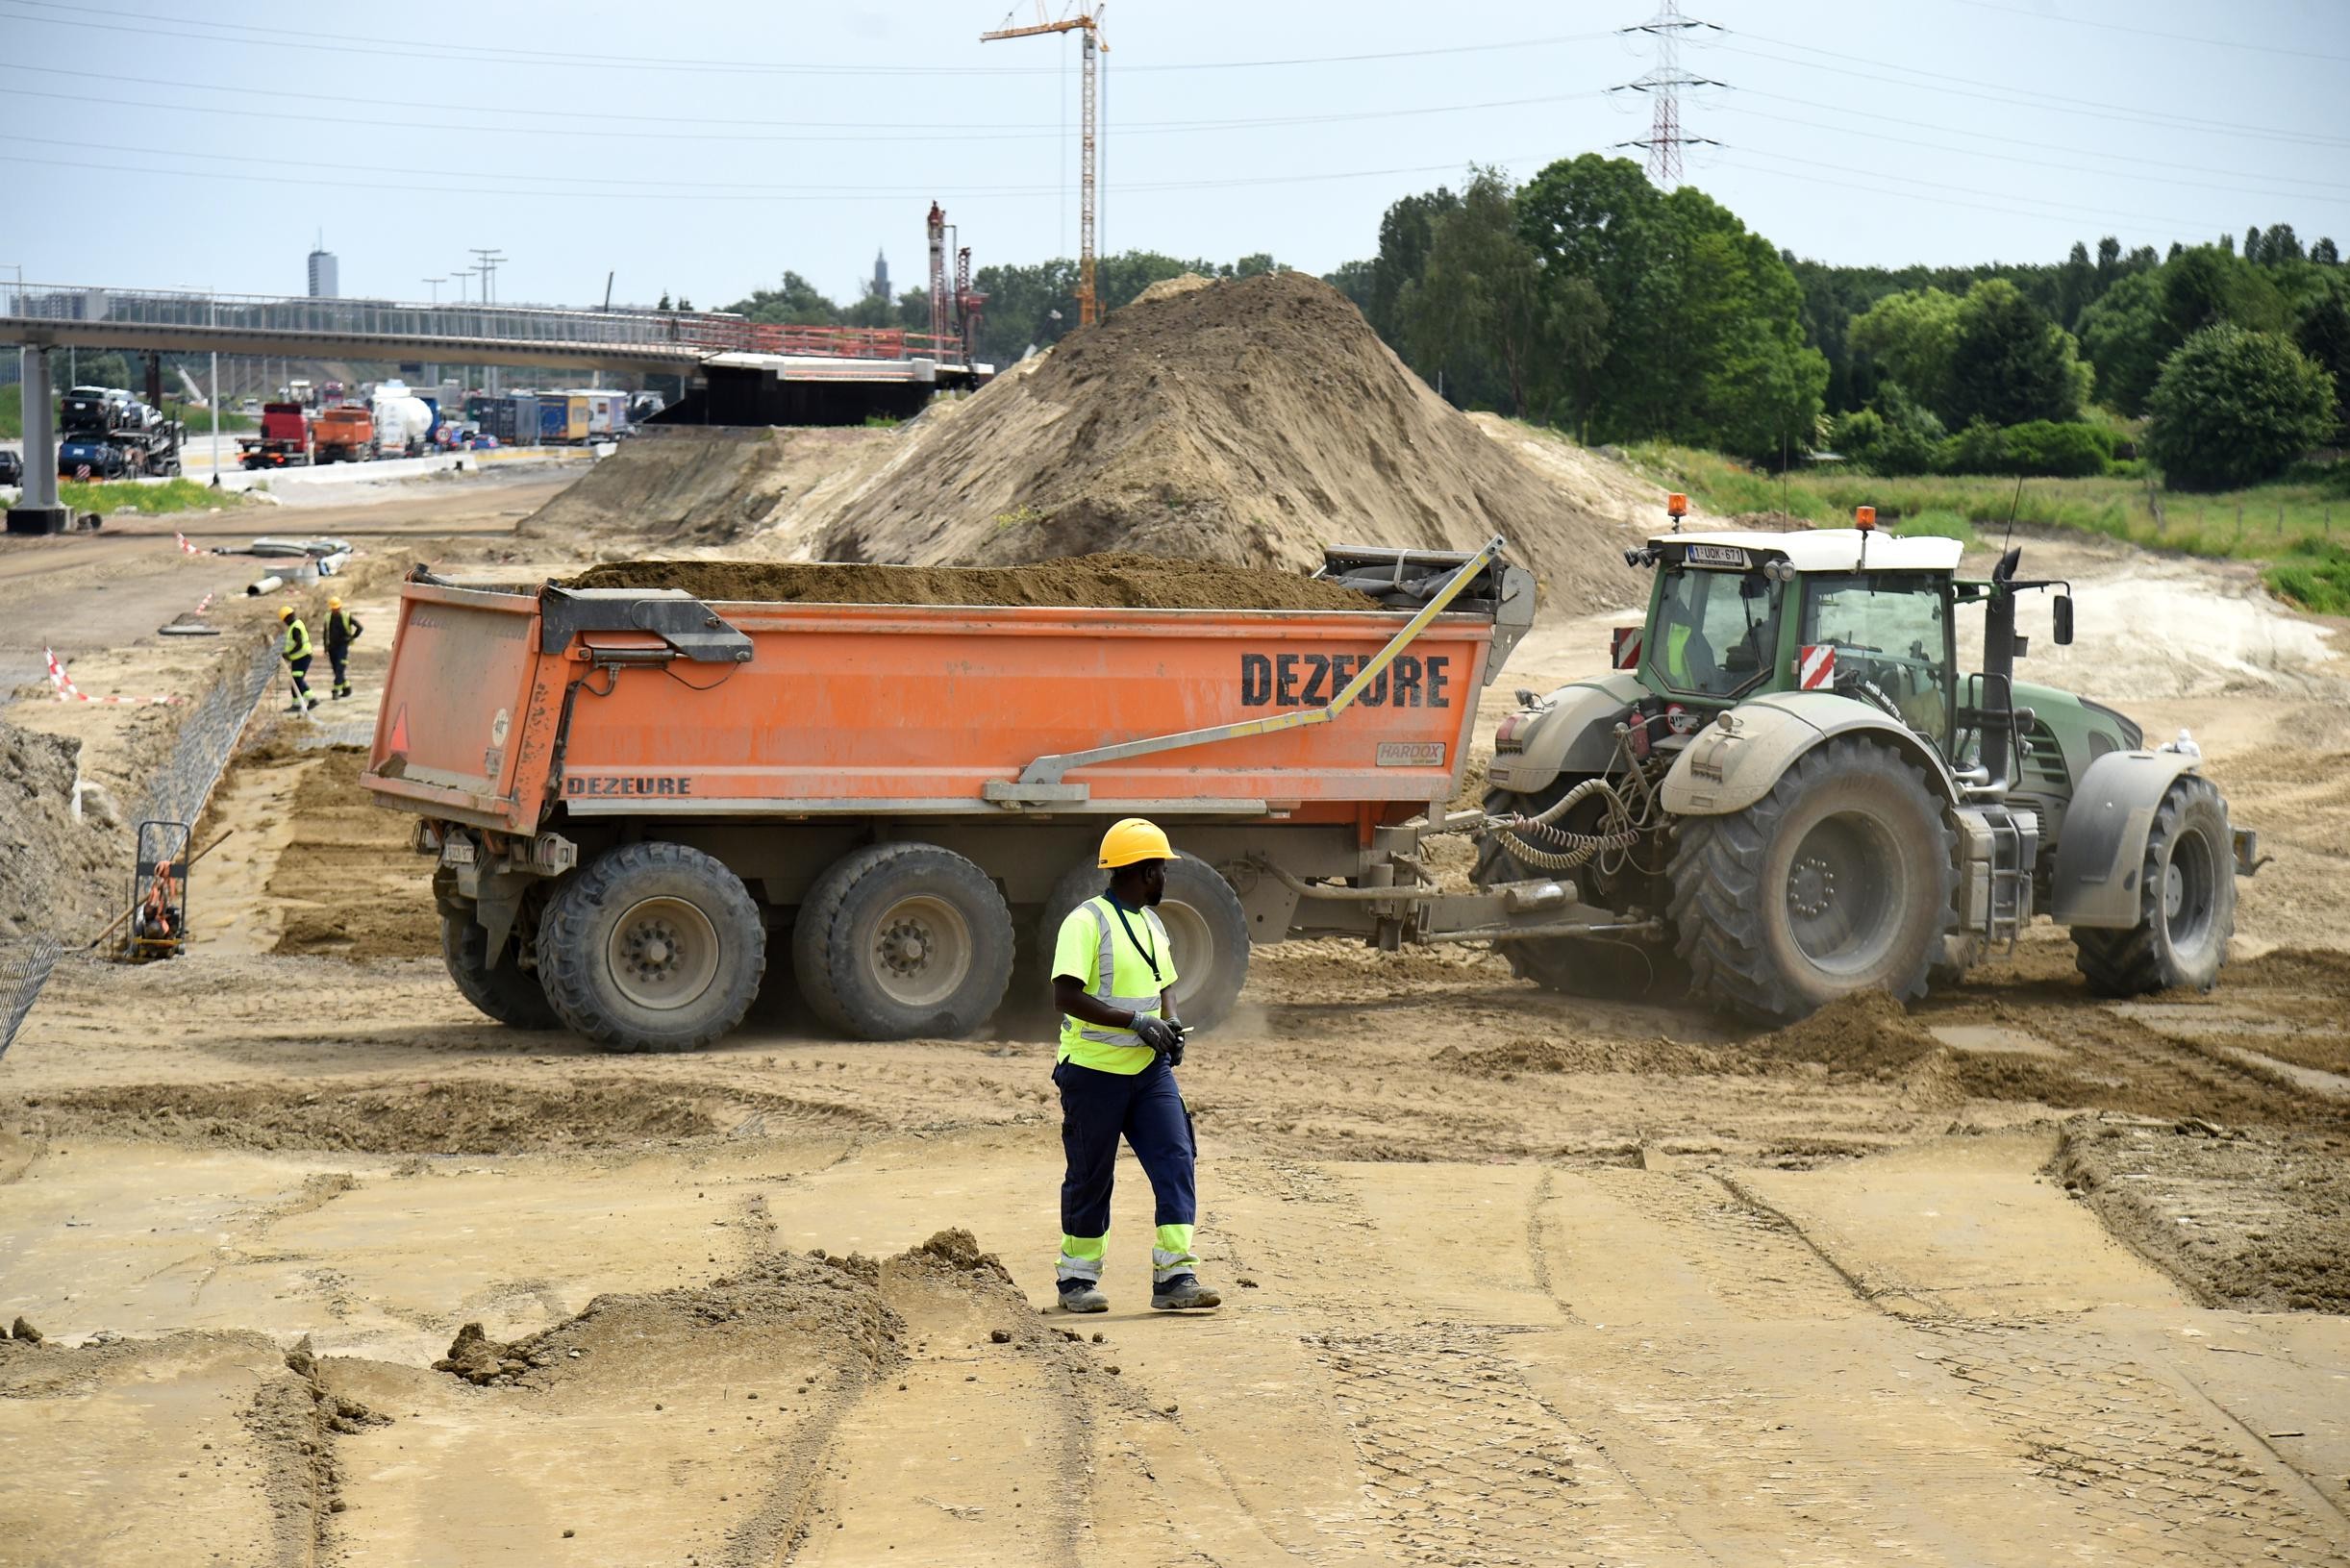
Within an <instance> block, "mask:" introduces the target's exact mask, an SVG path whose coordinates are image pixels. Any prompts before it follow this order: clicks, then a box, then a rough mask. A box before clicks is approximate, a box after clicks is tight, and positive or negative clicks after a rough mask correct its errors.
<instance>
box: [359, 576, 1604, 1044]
mask: <svg viewBox="0 0 2350 1568" xmlns="http://www.w3.org/2000/svg"><path fill="white" fill-rule="evenodd" d="M1500 544H1501V541H1499V540H1496V541H1494V544H1493V545H1492V546H1488V549H1487V550H1486V551H1484V552H1480V553H1477V554H1475V555H1461V554H1450V553H1420V552H1402V551H1393V550H1354V549H1348V550H1336V551H1332V552H1331V553H1330V559H1329V560H1328V562H1327V563H1326V565H1325V567H1324V568H1323V572H1322V573H1321V574H1320V575H1322V576H1324V577H1326V578H1331V579H1334V580H1336V581H1338V582H1340V583H1343V584H1345V585H1350V586H1355V587H1359V588H1362V589H1363V590H1365V591H1366V592H1369V593H1371V594H1372V595H1373V596H1374V598H1375V599H1376V600H1377V602H1378V604H1379V606H1380V608H1376V609H1366V610H1130V609H1069V608H1033V607H1022V608H1016V609H1001V608H987V607H970V606H934V605H920V606H901V605H873V604H807V603H769V602H721V601H713V602H704V601H702V600H699V599H696V598H693V597H692V596H690V595H688V594H687V593H685V592H682V591H679V590H676V589H665V590H650V589H638V588H603V589H568V588H564V587H562V586H558V585H553V584H547V585H537V586H532V587H528V588H516V587H501V586H466V585H457V584H453V583H449V582H445V581H442V580H438V579H435V578H432V577H430V576H429V575H428V574H423V573H419V574H417V575H416V576H415V577H414V578H412V580H411V581H410V582H409V583H408V584H407V585H405V587H404V588H403V591H402V596H401V606H400V617H399V626H398V630H397V632H396V634H395V638H394V642H393V648H392V660H391V669H390V674H389V677H388V680H387V687H386V692H385V697H384V704H383V709H382V713H381V716H380V717H379V719H378V724H377V730H376V734H375V740H374V746H373V750H372V754H371V757H370V761H369V768H368V772H367V774H366V776H365V779H364V783H365V785H366V787H367V788H368V789H369V790H371V791H372V792H373V793H374V796H375V798H376V800H377V801H378V803H379V804H381V805H384V806H387V807H390V808H393V809H400V810H405V811H410V812H413V813H415V814H416V815H417V816H418V817H420V818H421V819H422V820H421V822H420V825H419V828H418V832H417V846H418V848H419V849H420V850H422V851H425V852H427V853H431V854H434V855H437V857H438V865H437V872H436V876H435V883H434V885H435V892H436V897H437V900H438V903H439V907H440V913H441V922H442V937H443V948H444V951H445V954H446V957H447V959H448V963H449V968H450V972H451V974H452V977H453V978H454V979H455V980H456V982H457V983H458V985H459V986H460V988H461V989H462V990H463V991H464V993H465V994H466V995H467V996H468V997H469V998H470V999H472V1000H473V1001H474V1002H475V1003H476V1004H477V1005H478V1006H480V1007H481V1008H483V1009H484V1010H485V1011H487V1012H488V1013H489V1014H490V1015H491V1016H493V1017H497V1018H500V1019H502V1020H504V1021H506V1022H509V1023H512V1024H516V1025H522V1026H540V1027H553V1026H556V1025H559V1024H560V1025H567V1026H569V1027H571V1028H573V1029H575V1030H577V1031H579V1032H580V1033H585V1034H587V1036H588V1037H589V1038H590V1039H593V1040H595V1041H597V1042H598V1043H601V1044H604V1045H606V1046H609V1047H612V1048H617V1049H663V1048H681V1047H688V1046H693V1045H699V1044H703V1043H707V1042H708V1041H709V1040H711V1039H713V1038H715V1037H716V1036H717V1035H719V1034H721V1033H725V1032H726V1031H727V1030H729V1029H732V1028H733V1027H734V1026H735V1025H736V1024H737V1023H738V1022H739V1021H740V1019H741V1017H742V1016H743V1012H744V1010H745V1009H746V1008H748V1007H749V1005H750V1003H751V1001H752V1000H753V998H754V996H755V995H756V993H757V992H758V990H759V988H760V986H761V983H762V980H763V974H764V973H765V972H766V971H769V970H774V971H783V970H785V969H786V968H787V967H788V972H789V975H790V979H791V981H792V982H793V983H796V985H797V987H798V990H799V993H800V995H801V997H802V998H803V999H804V1001H805V1002H806V1004H807V1006H808V1007H809V1008H810V1009H811V1010H812V1011H813V1012H814V1013H815V1014H816V1015H817V1016H818V1017H819V1018H820V1019H822V1020H824V1021H825V1022H826V1023H828V1024H830V1025H832V1026H834V1027H836V1028H838V1029H840V1030H842V1031H843V1032H845V1033H853V1034H858V1035H863V1036H865V1037H868V1038H900V1037H908V1036H913V1035H941V1034H943V1035H960V1034H963V1033H970V1032H972V1031H974V1030H976V1029H978V1028H980V1027H981V1026H982V1025H984V1024H985V1023H986V1022H987V1021H988V1018H989V1017H990V1015H992V1014H993V1013H994V1012H995V1011H996V1009H997V1008H998V1006H999V1004H1001V1003H1002V1001H1003V1000H1004V998H1005V995H1006V992H1007V989H1008V987H1009V986H1010V985H1011V984H1012V983H1013V974H1014V970H1015V968H1017V969H1020V970H1022V971H1023V979H1022V983H1023V984H1024V985H1032V986H1035V987H1037V988H1038V989H1039V990H1040V989H1041V987H1042V986H1043V984H1044V982H1045V979H1046V977H1043V976H1042V975H1041V974H1040V973H1028V971H1031V970H1035V969H1038V967H1039V964H1038V962H1037V961H1036V960H1037V958H1038V955H1039V954H1040V953H1042V952H1045V951H1048V950H1049V948H1050V946H1051V933H1053V932H1054V931H1055V930H1057V928H1058V925H1059V922H1060V920H1061V918H1062V917H1063V915H1064V914H1065V913H1066V912H1067V911H1068V909H1070V908H1073V907H1074V906H1075V905H1076V904H1077V903H1078V902H1079V901H1081V900H1082V899H1084V898H1087V897H1090V896H1091V895H1092V894H1094V893H1096V892H1098V891H1099V890H1100V884H1101V881H1102V877H1101V874H1100V872H1099V871H1097V870H1096V869H1095V867H1094V846H1095V844H1096V843H1097V841H1098V839H1099V837H1100V834H1101V832H1102V829H1103V828H1104V827H1105V826H1107V825H1108V823H1109V822H1110V821H1112V820H1113V819H1115V818H1117V817H1121V816H1131V815H1144V816H1149V817H1152V818H1153V819H1155V820H1157V821H1159V822H1160V823H1161V824H1162V825H1163V826H1164V827H1166V828H1167V830H1168V831H1169V833H1170V834H1172V835H1173V837H1174V840H1175V842H1176V844H1177V846H1178V848H1179V849H1180V850H1181V851H1182V852H1183V859H1181V860H1180V861H1178V862H1177V863H1175V864H1173V865H1171V866H1170V867H1169V878H1168V881H1169V885H1168V893H1167V899H1166V902H1165V904H1163V906H1162V907H1161V914H1162V916H1163V919H1164V920H1165V922H1166V924H1167V926H1168V929H1169V933H1170V935H1171V937H1172V939H1173V941H1174V944H1175V946H1176V948H1177V949H1178V951H1179V952H1180V953H1181V954H1182V959H1181V975H1182V978H1181V981H1180V983H1178V985H1177V986H1176V990H1177V1001H1178V1004H1179V1010H1180V1012H1181V1013H1182V1015H1183V1016H1184V1017H1185V1018H1186V1019H1187V1021H1189V1022H1192V1023H1194V1024H1198V1025H1210V1024H1213V1022H1214V1021H1215V1019H1216V1018H1217V1017H1219V1016H1220V1015H1221V1014H1222V1013H1223V1012H1224V1011H1226V1010H1227V1009H1229V1008H1230V1007H1231V1005H1232V1002H1233V1000H1234V999H1235V998H1236V997H1237V995H1238V991H1239V988H1240V983H1241V981H1242V979H1243V978H1244V977H1245V974H1246V970H1247V960H1248V952H1249V948H1250V946H1251V944H1253V943H1256V942H1264V941H1278V940H1280V939H1282V938H1284V937H1286V936H1289V935H1293V934H1328V933H1353V934H1360V935H1363V936H1365V937H1367V938H1369V939H1371V940H1373V941H1376V942H1379V943H1380V944H1382V945H1385V946H1389V947H1392V946H1396V945H1399V944H1400V943H1401V942H1404V941H1412V940H1447V939H1488V938H1495V937H1503V936H1507V935H1509V934H1511V933H1513V932H1516V931H1518V930H1520V929H1523V930H1524V931H1526V932H1527V933H1555V932H1556V931H1557V930H1558V929H1559V921H1560V919H1561V918H1562V917H1563V915H1562V910H1563V908H1564V906H1566V905H1567V904H1568V903H1570V902H1571V900H1572V896H1573V895H1572V889H1571V887H1566V888H1563V887H1561V886H1560V885H1559V884H1542V885H1541V886H1540V887H1534V888H1531V889H1530V888H1496V889H1487V890H1484V891H1481V892H1479V893H1476V894H1459V895H1438V894H1437V893H1435V892H1433V891H1432V889H1433V886H1434V879H1433V878H1432V877H1428V876H1427V875H1426V874H1425V873H1424V871H1423V870H1422V869H1421V868H1420V867H1419V865H1418V860H1417V855H1418V851H1419V846H1420V842H1421V840H1422V838H1423V837H1425V836H1426V835H1428V834H1431V833H1437V832H1443V831H1461V830H1462V826H1463V825H1462V824H1460V823H1448V822H1447V821H1446V819H1445V807H1446V803H1447V802H1449V801H1450V800H1451V799H1452V797H1453V795H1454V792H1455V790H1456V788H1457V787H1458V785H1459V784H1460V780H1461V770H1462V767H1463V761H1464V759H1465V757H1466V753H1467V750H1468V747H1469V743H1470V739H1471V734H1472V726H1473V723H1474V720H1475V716H1476V710H1477V698H1478V695H1479V693H1480V692H1481V691H1482V690H1483V688H1484V687H1485V685H1486V684H1488V682H1489V681H1491V680H1492V679H1493V677H1494V675H1495V674H1496V672H1497V671H1498V670H1499V668H1500V665H1501V662H1502V660H1504V659H1505V658H1506V657H1507V655H1508V653H1509V650H1510V648H1511V646H1512V645H1513V644H1514V643H1515V641H1516V640H1517V638H1518V637H1519V636H1520V635H1522V634H1523V633H1524V631H1525V630H1526V628H1527V626H1528V625H1529V624H1530V623H1531V620H1532V614H1533V608H1534V585H1533V582H1532V579H1531V577H1530V576H1529V574H1527V573H1526V572H1525V571H1524V570H1523V569H1521V568H1518V567H1516V566H1513V565H1512V564H1510V563H1509V562H1508V561H1507V560H1505V559H1503V557H1502V556H1501V555H1500V553H1499V546H1500ZM1470 815H1472V816H1474V815H1476V813H1470ZM787 950H788V953H789V956H790V958H789V963H788V966H787V965H786V964H785V963H784V962H783V961H781V960H782V958H783V955H784V953H785V952H786V951H787Z"/></svg>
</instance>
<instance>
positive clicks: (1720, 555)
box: [1682, 544, 1747, 572]
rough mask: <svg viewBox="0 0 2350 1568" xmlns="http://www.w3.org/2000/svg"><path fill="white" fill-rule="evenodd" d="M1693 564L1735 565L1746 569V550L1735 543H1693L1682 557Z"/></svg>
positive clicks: (1739, 568) (1740, 569)
mask: <svg viewBox="0 0 2350 1568" xmlns="http://www.w3.org/2000/svg"><path fill="white" fill-rule="evenodd" d="M1682 559H1683V560H1687V561H1688V563H1689V564H1690V565H1692V566H1735V567H1737V568H1738V570H1739V571H1741V572H1742V571H1744V570H1745V569H1746V565H1747V560H1746V552H1745V551H1743V550H1741V549H1739V548H1738V546H1736V545H1734V544H1692V545H1690V546H1689V547H1688V555H1686V556H1684V557H1683V558H1682Z"/></svg>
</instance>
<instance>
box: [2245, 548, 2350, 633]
mask: <svg viewBox="0 0 2350 1568" xmlns="http://www.w3.org/2000/svg"><path fill="white" fill-rule="evenodd" d="M2261 581H2262V582H2263V583H2265V584H2267V585H2268V591H2269V592H2271V593H2273V594H2275V595H2276V596H2277V597H2278V598H2280V599H2289V600H2291V601H2292V602H2293V603H2294V604H2296V605H2299V606H2300V607H2301V608H2302V609H2304V610H2314V611H2316V612H2317V613H2318V614H2320V615H2350V550H2345V549H2344V548H2342V546H2340V545H2338V544H2335V543H2333V542H2332V541H2331V540H2325V539H2317V540H2309V541H2305V542H2304V543H2302V544H2301V545H2299V546H2297V547H2296V548H2295V549H2294V550H2293V551H2292V553H2291V554H2289V555H2288V556H2287V557H2286V558H2285V559H2284V560H2280V561H2278V562H2277V563H2276V564H2275V565H2273V566H2271V567H2269V568H2268V569H2267V570H2266V571H2264V572H2263V573H2261Z"/></svg>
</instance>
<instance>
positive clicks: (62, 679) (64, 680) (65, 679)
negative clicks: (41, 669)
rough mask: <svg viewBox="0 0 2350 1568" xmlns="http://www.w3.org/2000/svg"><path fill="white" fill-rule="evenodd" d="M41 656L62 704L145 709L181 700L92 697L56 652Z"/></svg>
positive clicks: (165, 697)
mask: <svg viewBox="0 0 2350 1568" xmlns="http://www.w3.org/2000/svg"><path fill="white" fill-rule="evenodd" d="M41 654H42V656H43V657H44V658H46V659H47V660H48V661H49V684H51V685H53V686H55V687H56V688H57V700H58V701H59V702H61V703H129V704H135V705H137V706H139V707H145V706H147V705H148V704H150V703H176V702H178V701H179V700H180V699H179V698H177V697H175V696H164V697H92V696H90V695H89V694H88V693H87V692H86V691H84V690H82V689H81V688H80V687H79V686H77V685H75V684H73V677H72V676H70V675H67V674H66V673H65V666H64V664H63V662H61V661H60V660H59V659H58V657H57V654H56V652H55V651H54V650H52V649H48V648H43V649H42V650H41Z"/></svg>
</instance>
